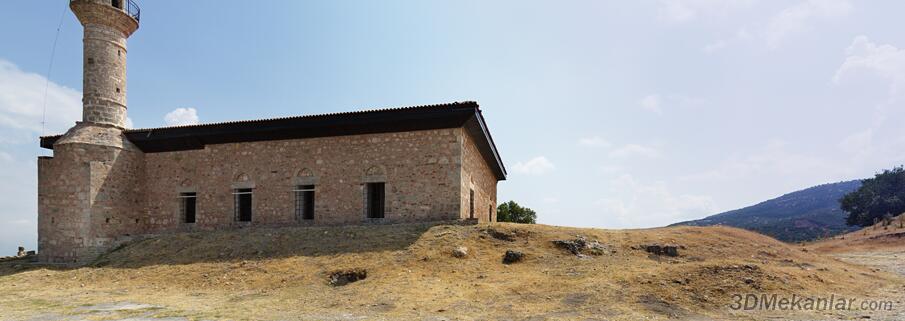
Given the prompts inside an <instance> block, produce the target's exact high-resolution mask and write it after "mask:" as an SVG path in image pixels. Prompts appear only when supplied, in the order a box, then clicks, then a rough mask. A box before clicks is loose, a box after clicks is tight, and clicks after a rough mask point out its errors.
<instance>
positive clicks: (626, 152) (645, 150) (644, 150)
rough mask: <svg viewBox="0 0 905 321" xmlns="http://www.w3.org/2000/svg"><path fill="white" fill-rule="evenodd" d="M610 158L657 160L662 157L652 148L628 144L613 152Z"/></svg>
mask: <svg viewBox="0 0 905 321" xmlns="http://www.w3.org/2000/svg"><path fill="white" fill-rule="evenodd" d="M609 156H610V157H611V158H632V157H636V156H639V157H645V158H657V157H660V152H659V151H658V150H656V149H654V148H652V147H647V146H644V145H639V144H628V145H625V146H622V147H620V148H617V149H615V150H613V151H611V152H610V154H609Z"/></svg>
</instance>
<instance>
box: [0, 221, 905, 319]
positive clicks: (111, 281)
mask: <svg viewBox="0 0 905 321" xmlns="http://www.w3.org/2000/svg"><path fill="white" fill-rule="evenodd" d="M578 235H581V236H583V237H585V238H586V239H588V240H591V241H597V242H599V245H600V246H599V247H598V248H597V249H596V250H595V251H593V253H585V254H583V255H575V254H573V253H572V252H570V251H568V250H565V249H563V248H559V247H557V246H555V245H554V244H553V243H552V241H553V240H571V239H575V238H576V236H578ZM652 243H660V244H667V243H669V244H677V245H679V256H677V257H669V256H656V255H651V254H649V253H647V252H645V251H644V250H643V249H642V247H641V245H644V244H652ZM458 246H464V247H467V249H468V251H467V255H465V257H463V258H456V257H454V256H453V255H452V251H453V249H455V248H456V247H458ZM506 250H515V251H520V252H522V253H524V258H523V260H522V261H520V262H517V263H513V264H508V265H507V264H503V263H502V259H503V254H504V253H505V252H506ZM589 252H590V251H589ZM814 252H815V251H813V250H807V251H805V250H803V249H802V248H801V247H800V246H791V245H787V244H784V243H781V242H778V241H776V240H773V239H771V238H768V237H766V236H762V235H759V234H755V233H751V232H747V231H743V230H738V229H733V228H726V227H675V228H661V229H645V230H600V229H579V228H566V227H554V226H544V225H517V224H493V225H458V224H441V225H431V224H409V225H386V226H347V227H287V228H256V229H242V230H233V231H217V232H197V233H180V234H171V235H163V236H159V237H155V238H149V239H146V240H143V241H137V242H134V243H131V244H128V245H127V246H124V247H122V248H119V249H117V250H115V251H113V252H111V253H109V254H107V255H106V256H104V257H103V258H101V259H99V260H98V261H97V262H95V263H94V264H92V265H91V266H86V267H81V268H54V267H42V266H33V265H29V264H27V263H24V262H9V263H3V264H0V320H146V321H149V320H157V321H160V320H667V319H682V320H727V319H738V320H837V319H860V318H862V317H865V316H870V317H872V319H873V320H877V319H879V320H884V319H883V318H887V317H890V316H892V317H899V316H895V315H893V314H890V313H885V314H881V313H873V312H867V311H854V312H852V311H846V312H839V311H792V312H790V311H744V310H742V311H736V310H732V309H731V308H730V307H731V304H732V302H733V295H734V294H740V295H744V294H758V295H759V294H770V293H773V294H780V295H789V296H790V295H792V294H796V295H803V296H822V295H826V294H830V293H832V294H835V295H841V296H847V297H852V298H884V299H885V298H889V296H895V295H897V296H898V299H899V300H901V297H902V293H905V292H903V291H905V288H903V287H905V281H903V278H901V277H900V276H897V275H894V274H892V273H887V272H885V271H882V270H878V269H877V268H875V267H865V266H860V265H856V264H851V263H847V262H843V261H840V260H837V259H834V258H830V257H827V256H823V255H819V254H816V253H814ZM353 269H357V270H364V271H366V273H367V276H366V278H364V279H363V280H360V281H357V282H354V283H349V284H348V285H345V286H331V285H330V284H328V281H329V276H330V274H331V273H332V272H335V271H346V270H353ZM900 308H901V307H900ZM900 316H901V315H900ZM889 320H905V318H902V319H889Z"/></svg>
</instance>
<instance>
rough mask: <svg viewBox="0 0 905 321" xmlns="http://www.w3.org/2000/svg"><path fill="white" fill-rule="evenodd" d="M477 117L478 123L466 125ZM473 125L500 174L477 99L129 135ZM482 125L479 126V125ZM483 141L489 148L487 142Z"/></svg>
mask: <svg viewBox="0 0 905 321" xmlns="http://www.w3.org/2000/svg"><path fill="white" fill-rule="evenodd" d="M471 120H474V121H475V122H476V123H477V126H466V125H467V124H468V123H470V121H471ZM463 126H464V127H468V129H469V130H470V131H472V135H474V136H475V138H479V145H482V146H479V150H481V153H482V154H483V156H484V159H485V161H487V163H488V164H489V165H491V166H492V167H494V168H493V169H494V173H495V175H496V177H497V180H505V179H506V174H507V173H506V168H505V167H504V165H503V162H502V160H501V158H500V155H499V153H498V151H497V149H496V145H495V144H494V143H493V138H492V137H491V136H490V131H489V130H488V129H487V124H486V123H485V121H484V116H483V115H481V110H480V108H479V106H478V104H477V103H476V102H456V103H450V104H442V105H428V106H416V107H404V108H394V109H379V110H368V111H360V112H346V113H336V114H324V115H311V116H297V117H285V118H274V119H261V120H246V121H236V122H224V123H213V124H200V125H189V126H176V127H162V128H145V129H129V130H126V131H124V134H125V135H126V137H127V138H128V139H129V140H130V141H131V142H132V143H134V144H135V145H136V146H138V148H139V149H141V150H142V151H144V152H146V153H157V152H168V151H180V150H193V149H203V148H204V146H205V145H211V144H226V143H238V142H254V141H270V140H286V139H304V138H316V137H335V136H346V135H363V134H375V133H391V132H404V131H416V130H430V129H443V128H458V127H463ZM475 127H476V128H475ZM61 137H62V135H56V136H42V137H40V145H41V147H42V148H47V149H53V145H54V144H55V143H56V142H57V140H59V139H60V138H61ZM482 147H483V148H482Z"/></svg>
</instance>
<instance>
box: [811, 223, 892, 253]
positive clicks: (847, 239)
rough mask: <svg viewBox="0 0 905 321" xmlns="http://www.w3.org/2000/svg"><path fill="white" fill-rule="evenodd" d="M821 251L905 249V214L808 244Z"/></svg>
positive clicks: (843, 251)
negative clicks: (886, 222)
mask: <svg viewBox="0 0 905 321" xmlns="http://www.w3.org/2000/svg"><path fill="white" fill-rule="evenodd" d="M808 247H809V248H811V249H813V250H815V251H818V252H821V253H845V252H871V251H881V250H905V215H899V216H898V217H896V218H893V220H892V222H890V223H888V224H885V223H878V224H876V225H874V226H868V227H865V228H864V229H861V230H858V231H854V232H851V233H847V234H843V235H839V236H835V237H833V238H830V239H826V240H821V241H818V242H814V243H811V244H808ZM903 265H905V264H903Z"/></svg>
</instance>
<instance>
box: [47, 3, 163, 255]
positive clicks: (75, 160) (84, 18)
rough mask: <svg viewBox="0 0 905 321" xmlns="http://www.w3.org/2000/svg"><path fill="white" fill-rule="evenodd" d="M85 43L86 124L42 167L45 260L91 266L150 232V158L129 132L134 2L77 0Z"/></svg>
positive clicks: (135, 24) (75, 8) (70, 132)
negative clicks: (147, 182)
mask: <svg viewBox="0 0 905 321" xmlns="http://www.w3.org/2000/svg"><path fill="white" fill-rule="evenodd" d="M69 7H70V8H71V9H72V12H74V13H75V15H76V17H78V19H79V21H80V22H81V23H82V26H84V28H85V35H84V48H85V49H84V50H85V53H84V55H85V57H84V79H83V87H82V90H83V94H82V95H83V98H82V120H81V121H78V122H76V124H75V126H74V127H72V128H70V129H69V130H68V131H67V132H66V134H63V136H62V137H60V139H59V140H57V141H56V142H55V143H54V144H53V157H39V159H38V259H39V260H40V261H42V262H53V263H68V264H81V263H84V262H90V261H91V260H93V259H94V258H96V257H97V256H98V255H99V254H100V253H103V252H104V251H106V250H108V249H109V248H110V247H111V246H114V245H116V244H118V243H119V242H123V241H124V238H127V237H128V236H129V235H134V234H139V233H140V232H142V231H143V230H144V229H145V228H146V227H147V222H146V221H145V220H144V217H143V216H142V213H144V212H145V211H144V207H143V204H144V203H143V200H144V199H143V197H142V196H143V195H144V194H143V193H144V179H143V178H144V175H145V167H144V153H142V151H141V150H140V149H139V148H138V147H136V146H135V144H132V142H130V141H129V139H128V137H126V135H125V133H124V132H123V130H124V127H125V124H126V38H129V36H130V35H132V33H133V32H135V30H136V29H138V13H139V11H138V6H136V5H135V2H134V0H70V1H69Z"/></svg>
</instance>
